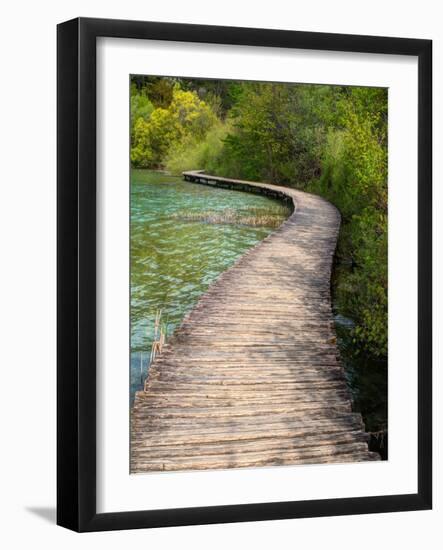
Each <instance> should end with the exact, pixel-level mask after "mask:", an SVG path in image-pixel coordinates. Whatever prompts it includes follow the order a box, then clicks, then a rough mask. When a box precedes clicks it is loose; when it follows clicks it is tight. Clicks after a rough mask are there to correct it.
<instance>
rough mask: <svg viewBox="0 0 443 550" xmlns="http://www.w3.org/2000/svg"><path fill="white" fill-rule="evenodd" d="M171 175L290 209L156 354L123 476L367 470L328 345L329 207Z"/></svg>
mask: <svg viewBox="0 0 443 550" xmlns="http://www.w3.org/2000/svg"><path fill="white" fill-rule="evenodd" d="M183 176H184V178H185V179H186V180H188V181H191V182H195V183H199V184H205V185H214V186H217V187H225V188H229V189H238V190H242V191H248V192H255V193H263V194H266V195H268V196H272V197H275V198H279V199H280V200H284V201H287V202H288V201H289V202H290V203H291V204H292V205H293V207H294V209H293V212H292V214H291V215H290V217H289V218H288V219H287V220H286V221H285V222H283V223H282V225H281V226H280V227H279V228H278V229H277V230H275V231H274V232H273V233H271V234H270V235H269V236H268V237H266V238H265V239H263V240H262V241H261V242H260V243H258V244H257V245H256V246H255V247H254V248H252V249H250V250H249V251H248V252H246V253H245V254H244V255H243V256H242V257H241V258H240V259H239V260H238V261H237V262H236V263H235V264H234V265H233V266H232V267H231V268H230V269H228V270H227V271H225V272H224V273H222V274H221V275H220V276H219V277H218V279H217V280H216V281H215V282H214V283H213V284H212V285H211V286H210V287H209V289H208V291H207V292H206V293H205V294H204V295H203V296H202V297H201V298H200V300H199V302H198V303H197V305H196V307H195V308H194V309H193V310H192V311H191V312H190V313H189V314H188V316H187V317H186V318H185V319H184V320H183V322H182V324H181V326H180V327H179V328H178V329H177V330H176V331H175V332H174V334H173V335H172V336H171V338H170V339H169V341H168V342H167V344H166V345H165V346H164V347H163V350H162V353H161V354H160V355H157V356H156V358H155V360H154V361H153V363H152V365H151V366H150V369H149V376H148V378H147V380H146V383H145V389H144V391H140V392H137V393H136V396H135V401H134V406H133V410H132V418H131V471H132V472H148V471H159V470H199V469H208V468H234V467H254V466H265V465H266V466H272V465H280V464H310V463H315V464H318V463H333V462H355V461H368V460H379V458H380V457H379V455H378V454H376V453H372V452H370V451H369V450H368V445H367V441H368V435H367V434H366V433H365V430H364V425H363V422H362V418H361V415H360V414H358V413H354V412H352V408H351V398H350V395H349V391H348V388H347V385H346V380H345V374H344V370H343V367H342V365H341V363H340V358H339V354H338V350H337V346H336V336H335V329H334V321H333V316H332V310H331V300H330V277H331V266H332V259H333V254H334V250H335V246H336V241H337V235H338V231H339V226H340V215H339V213H338V211H337V209H336V208H335V207H334V206H332V205H331V204H330V203H328V202H327V201H325V200H323V199H322V198H320V197H318V196H315V195H310V194H307V193H303V192H301V191H297V190H294V189H290V188H285V187H281V186H277V185H271V184H265V183H255V182H249V181H242V180H233V179H228V178H221V177H217V176H212V175H207V174H204V173H202V172H199V171H195V172H185V173H184V174H183Z"/></svg>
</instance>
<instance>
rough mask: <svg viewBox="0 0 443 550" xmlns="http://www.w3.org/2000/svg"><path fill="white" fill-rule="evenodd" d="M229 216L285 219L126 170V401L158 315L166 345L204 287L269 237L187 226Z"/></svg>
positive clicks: (257, 203)
mask: <svg viewBox="0 0 443 550" xmlns="http://www.w3.org/2000/svg"><path fill="white" fill-rule="evenodd" d="M233 211H235V212H239V213H240V214H241V213H244V215H245V219H246V218H247V216H248V215H249V213H251V212H253V213H254V212H257V211H260V212H266V213H269V214H271V217H272V215H274V220H275V218H276V217H280V219H281V221H282V220H283V219H284V218H285V217H287V216H288V215H289V213H290V211H289V209H287V208H286V207H283V206H282V204H281V203H280V201H276V200H273V199H270V198H268V197H264V196H260V195H254V194H250V193H244V192H240V191H230V190H226V189H217V188H213V187H207V186H204V185H198V184H194V183H190V182H185V181H183V180H182V179H181V178H178V177H173V176H169V175H166V174H162V173H159V172H151V171H148V170H132V172H131V400H132V399H133V397H134V393H135V391H137V390H138V389H141V388H142V386H143V381H144V379H145V378H146V375H147V371H148V367H149V358H150V353H151V347H152V343H153V340H154V327H155V318H156V315H157V314H158V312H160V311H161V319H160V325H161V327H162V329H163V330H164V331H165V333H166V337H167V336H168V335H170V334H171V333H172V332H173V330H174V329H175V328H176V327H178V326H179V325H180V323H181V321H182V319H183V317H184V316H185V314H186V313H187V312H188V311H190V310H191V309H192V308H193V307H194V306H195V304H196V303H197V301H198V299H199V297H200V296H201V295H202V294H203V293H204V292H205V291H206V290H207V288H208V286H209V285H210V284H211V282H212V281H214V280H215V279H216V278H217V277H218V275H220V274H221V273H222V272H223V271H225V270H226V269H228V268H229V267H230V266H231V265H232V264H233V263H234V262H235V261H236V260H237V259H238V258H239V257H240V256H241V255H242V254H243V253H244V252H246V251H247V250H248V249H249V248H251V247H253V246H254V245H255V244H257V243H258V242H259V241H261V240H262V239H263V238H264V237H266V236H267V235H268V234H269V233H270V232H271V231H273V228H272V227H269V226H268V227H252V226H249V225H242V224H240V223H232V221H231V223H208V222H207V221H204V220H202V221H194V220H193V218H198V216H199V215H201V214H202V213H203V214H204V213H209V214H210V215H208V216H207V217H208V219H219V218H220V215H221V216H223V213H224V212H233ZM282 212H284V215H283V216H282ZM214 214H217V215H214ZM202 217H203V218H205V216H202ZM190 220H192V221H190ZM231 220H232V216H231Z"/></svg>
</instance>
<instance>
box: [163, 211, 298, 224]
mask: <svg viewBox="0 0 443 550" xmlns="http://www.w3.org/2000/svg"><path fill="white" fill-rule="evenodd" d="M290 213H291V211H290V209H289V208H288V207H285V206H274V207H272V208H254V207H249V208H242V209H238V210H237V209H236V210H234V209H232V208H224V209H223V210H203V211H202V210H198V211H197V210H181V211H179V212H174V213H173V214H172V217H173V218H175V219H177V220H180V221H189V222H205V223H214V224H234V225H249V226H251V227H272V228H277V227H279V226H280V225H281V224H282V222H283V221H284V220H285V219H286V218H287V217H288V216H289V214H290Z"/></svg>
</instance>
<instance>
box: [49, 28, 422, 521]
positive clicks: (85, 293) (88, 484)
mask: <svg viewBox="0 0 443 550" xmlns="http://www.w3.org/2000/svg"><path fill="white" fill-rule="evenodd" d="M98 37H114V38H122V39H124V38H134V39H155V40H169V41H171V40H173V41H181V42H198V43H211V44H230V45H248V46H267V47H280V48H302V49H307V50H326V51H341V52H360V53H378V54H399V55H409V56H416V57H417V58H418V87H419V89H418V115H419V120H418V357H417V368H418V491H417V493H416V494H399V495H392V496H375V497H358V498H340V499H326V500H310V501H295V502H273V503H260V504H238V505H229V506H211V507H199V508H181V509H166V510H140V511H136V512H132V511H131V512H118V513H103V514H101V513H100V514H98V513H97V512H96V476H97V472H96V351H97V350H96V318H97V317H96V251H97V250H96V249H97V246H96V39H97V38H98ZM57 48H58V59H57V71H58V77H57V89H58V93H57V115H58V116H57V119H58V121H57V138H58V146H57V182H58V185H57V188H58V190H57V193H58V199H57V210H58V214H57V230H58V240H57V255H58V261H57V270H58V278H57V284H58V290H57V302H58V305H57V316H58V323H57V348H58V351H57V364H58V367H57V425H58V427H57V453H58V461H57V523H58V524H59V525H61V526H64V527H67V528H69V529H73V530H75V531H104V530H113V529H133V528H147V527H164V526H175V525H195V524H210V523H224V522H240V521H258V520H271V519H284V518H305V517H320V516H331V515H336V516H338V515H346V514H368V513H375V512H395V511H410V510H426V509H430V508H431V506H432V417H431V411H432V399H431V398H432V365H431V360H432V355H431V349H432V269H431V268H432V232H431V228H432V208H431V200H432V181H431V178H432V149H431V140H432V118H431V117H432V42H431V41H430V40H421V39H420V40H418V39H406V38H387V37H374V36H353V35H342V34H323V33H313V32H295V31H286V30H264V29H254V28H232V27H219V26H201V25H190V24H176V23H158V22H155V23H153V22H140V21H122V20H108V19H89V18H78V19H73V20H71V21H67V22H64V23H61V24H60V25H58V29H57Z"/></svg>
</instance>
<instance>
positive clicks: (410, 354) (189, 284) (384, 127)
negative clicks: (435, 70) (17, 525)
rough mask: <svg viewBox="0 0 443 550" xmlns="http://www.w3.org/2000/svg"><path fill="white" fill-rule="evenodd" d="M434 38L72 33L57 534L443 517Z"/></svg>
mask: <svg viewBox="0 0 443 550" xmlns="http://www.w3.org/2000/svg"><path fill="white" fill-rule="evenodd" d="M431 75H432V44H431V41H428V40H417V39H407V38H386V37H370V36H352V35H334V34H321V33H306V32H295V31H285V30H264V29H252V28H234V27H233V28H227V27H217V26H199V25H184V24H172V23H148V22H137V21H116V20H104V19H83V18H80V19H75V20H72V21H68V22H65V23H62V24H60V25H59V26H58V155H57V156H58V171H57V179H58V512H57V514H58V520H57V521H58V524H59V525H62V526H64V527H68V528H70V529H74V530H77V531H98V530H110V529H130V528H143V527H160V526H173V525H186V524H208V523H221V522H238V521H253V520H265V519H283V518H297V517H313V516H325V515H343V514H362V513H373V512H394V511H406V510H420V509H429V508H431V505H432V498H431V494H432V445H431V435H432V425H431V410H432V378H431V342H432V319H431V237H432V236H431V227H432V223H431V213H432V211H431V198H432V197H431V195H432V193H431V189H432V185H431V184H432V182H431V177H432V155H431V137H432V126H431V103H432V86H431Z"/></svg>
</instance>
